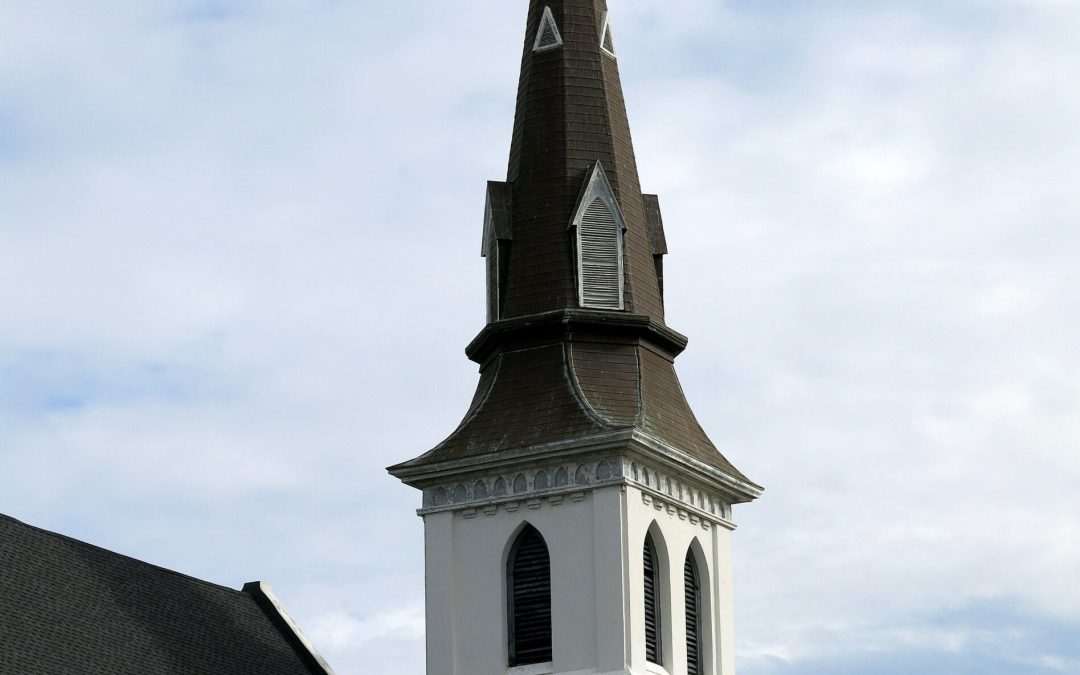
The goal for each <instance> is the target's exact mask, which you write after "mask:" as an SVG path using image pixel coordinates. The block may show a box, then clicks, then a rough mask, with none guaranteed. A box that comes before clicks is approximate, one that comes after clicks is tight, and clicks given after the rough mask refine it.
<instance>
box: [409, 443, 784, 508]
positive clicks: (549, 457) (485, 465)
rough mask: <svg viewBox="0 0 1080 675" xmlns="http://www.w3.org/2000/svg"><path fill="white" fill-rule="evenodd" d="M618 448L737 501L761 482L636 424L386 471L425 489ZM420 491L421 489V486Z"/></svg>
mask: <svg viewBox="0 0 1080 675" xmlns="http://www.w3.org/2000/svg"><path fill="white" fill-rule="evenodd" d="M597 454H618V455H619V456H624V457H626V458H627V459H628V461H637V462H639V463H641V464H643V465H655V466H659V467H661V468H662V470H663V471H664V473H665V474H666V475H673V476H678V477H679V480H681V481H683V482H686V481H693V482H697V483H701V484H703V485H705V486H708V488H709V489H710V490H714V491H716V492H717V493H719V494H721V495H723V497H724V500H725V501H727V502H729V503H732V504H740V503H744V502H749V501H753V500H755V499H757V498H758V497H760V496H761V495H762V494H763V493H764V488H762V487H761V486H759V485H755V484H753V483H749V482H746V481H743V480H740V479H738V478H736V477H734V476H732V475H730V474H728V473H726V472H724V471H721V470H720V469H718V468H716V467H713V466H711V465H709V464H706V463H705V462H702V461H700V460H698V459H695V458H694V457H692V456H690V455H688V454H687V453H685V452H683V451H681V450H679V449H677V448H675V447H674V446H671V445H669V444H667V443H665V442H663V441H661V440H659V439H657V438H655V437H653V436H650V435H649V434H647V433H645V432H643V431H642V430H640V429H637V428H627V429H619V430H617V431H610V432H605V433H602V434H595V435H592V436H587V437H585V438H578V439H571V440H566V441H559V442H556V443H545V444H542V445H534V446H530V447H526V448H517V449H513V450H504V451H502V452H495V453H490V454H487V455H481V456H478V457H470V458H467V459H459V460H451V461H447V462H439V463H437V464H421V465H419V466H411V465H410V464H409V463H408V462H406V463H405V464H398V465H396V466H392V467H390V468H389V469H388V471H389V472H390V473H391V474H392V475H393V476H395V477H396V478H398V479H400V480H402V481H403V482H405V483H407V484H408V485H411V486H413V487H415V488H418V489H421V490H426V489H427V488H429V487H431V486H433V485H436V484H445V483H456V482H459V481H461V480H463V479H464V478H466V477H471V476H474V475H476V474H478V473H481V472H506V473H512V472H514V471H517V470H520V468H521V467H523V466H529V465H535V464H539V463H545V462H555V461H568V459H574V458H578V459H579V460H580V458H582V457H583V456H594V457H595V456H596V455H597ZM425 494H426V492H425Z"/></svg>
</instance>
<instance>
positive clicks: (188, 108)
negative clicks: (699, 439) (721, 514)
mask: <svg viewBox="0 0 1080 675" xmlns="http://www.w3.org/2000/svg"><path fill="white" fill-rule="evenodd" d="M523 11H524V10H523V8H522V7H520V6H516V5H515V4H514V3H494V4H493V5H492V6H485V7H482V8H478V7H468V8H462V7H459V6H450V5H446V4H440V3H431V2H426V3H425V2H421V3H419V4H415V3H414V4H406V3H314V4H312V3H307V4H304V5H303V6H302V7H301V5H300V4H297V3H294V2H291V1H288V0H281V1H266V2H206V3H181V2H172V1H167V0H161V1H159V2H127V1H124V0H110V1H108V2H100V3H94V4H93V5H90V4H86V3H76V2H70V1H67V2H65V1H61V0H49V1H42V2H34V3H7V4H5V5H3V7H2V8H0V23H2V24H3V25H7V26H18V27H19V29H18V30H16V31H8V33H7V34H5V39H4V40H0V122H2V124H0V172H2V173H3V175H4V180H3V181H0V511H3V512H5V513H10V514H12V515H14V516H16V517H21V518H23V519H25V520H27V521H29V522H32V523H34V524H36V525H40V526H44V527H49V528H52V529H58V530H61V531H63V532H65V533H69V534H73V535H75V536H78V537H80V538H85V539H88V540H90V541H93V542H94V543H98V544H101V545H104V546H107V547H110V548H113V549H116V550H120V551H122V552H125V553H129V554H132V555H136V556H137V557H140V558H143V559H147V560H150V561H152V562H155V563H158V564H162V565H165V566H167V567H171V568H174V569H178V570H180V571H183V572H187V573H190V574H195V575H197V576H200V577H203V578H207V579H210V580H214V581H219V582H222V583H228V584H230V585H232V586H235V587H239V586H240V585H241V584H242V583H244V582H245V581H250V580H251V579H252V578H256V577H258V578H262V579H265V580H268V581H271V582H273V584H274V587H275V589H276V591H277V592H278V594H279V595H280V597H282V599H283V601H284V602H285V605H286V606H287V607H288V608H289V609H290V612H291V613H292V614H293V615H294V616H295V617H296V618H297V620H298V622H299V624H300V625H301V626H303V627H305V629H307V630H308V631H309V633H310V634H311V635H312V637H313V638H314V640H315V642H316V644H318V645H319V646H320V647H321V648H323V651H324V652H326V653H327V655H328V657H329V659H330V661H331V663H333V664H334V665H335V666H337V668H338V670H339V672H342V673H347V672H365V670H369V671H377V672H382V673H387V674H388V675H393V674H395V673H415V672H420V671H421V669H422V663H423V656H422V654H423V638H422V634H421V629H422V619H421V618H420V617H421V611H420V609H419V608H420V607H422V602H423V598H422V588H423V568H422V566H423V554H422V538H421V523H420V521H419V519H417V518H416V517H415V515H414V511H413V510H414V509H415V507H416V506H417V503H418V496H417V495H416V494H415V492H414V491H413V490H411V489H409V488H406V487H404V486H401V485H399V484H397V483H396V482H395V481H393V480H392V479H390V478H389V477H388V476H386V475H385V474H384V472H383V467H385V466H386V465H389V464H391V463H393V462H396V461H401V460H403V459H406V458H409V457H412V456H415V455H417V454H419V453H420V452H423V451H425V450H427V449H429V448H430V447H432V446H433V445H435V444H436V443H437V442H438V441H439V440H441V439H442V437H443V436H445V435H446V434H447V433H449V432H450V431H451V430H452V429H453V428H454V426H455V425H456V423H457V422H458V421H459V419H460V416H461V415H462V414H463V413H464V410H465V407H466V405H467V402H468V400H469V399H470V396H471V394H472V388H473V386H474V384H475V378H476V367H475V365H474V364H471V363H469V362H468V361H466V359H465V358H464V357H463V356H462V353H461V352H462V348H463V347H464V345H465V344H466V343H467V342H468V341H469V340H470V339H471V338H472V337H473V335H474V334H475V333H476V331H478V330H479V328H480V326H481V323H482V321H483V292H482V282H483V268H482V265H481V261H480V259H479V257H478V256H477V249H478V245H477V244H478V239H479V234H480V219H481V215H482V190H483V185H484V181H486V180H490V179H499V178H501V177H502V176H503V175H505V165H506V164H505V162H506V152H507V149H508V145H509V139H510V131H511V124H512V115H513V105H514V95H515V92H516V76H517V65H518V57H519V54H520V49H521V38H522V36H521V30H522V27H521V22H522V19H523V16H522V15H523ZM613 12H614V13H616V14H618V16H614V17H613V20H614V21H615V22H616V35H617V38H618V40H619V54H620V65H621V67H622V76H623V81H624V88H625V90H626V92H627V97H628V107H629V109H630V113H631V119H632V124H633V128H634V133H635V142H636V148H637V151H638V163H639V165H640V167H641V172H642V181H643V185H644V187H645V189H646V190H648V191H655V192H659V193H660V196H661V203H662V204H663V208H664V211H665V213H664V216H665V223H667V230H668V232H667V235H668V239H669V243H670V247H671V251H672V253H671V255H670V257H669V260H668V263H667V267H666V280H665V281H666V288H667V293H668V298H667V308H668V313H669V314H668V316H669V320H670V323H671V325H672V326H673V327H674V328H676V329H678V330H680V331H684V332H686V333H687V334H689V335H690V337H691V338H692V341H691V345H690V349H689V350H688V351H687V352H686V354H685V355H683V356H682V357H680V360H679V364H678V367H679V372H680V375H681V377H682V381H683V384H684V387H685V389H686V391H687V393H688V395H689V397H690V399H691V402H692V403H693V405H694V408H695V411H696V413H697V415H698V416H699V418H700V419H701V421H702V422H703V424H704V425H705V427H706V429H707V430H709V432H710V433H711V435H712V437H713V439H714V440H715V441H716V442H717V444H718V445H720V446H721V447H722V448H723V449H724V452H725V453H726V454H727V456H728V457H729V458H730V459H732V460H733V461H734V462H735V463H736V465H737V466H739V467H740V468H741V469H743V470H744V471H746V472H747V473H748V474H749V475H750V476H751V477H752V478H754V479H755V480H758V481H760V482H762V483H764V484H765V485H766V487H767V488H768V492H767V493H766V496H765V497H764V498H763V499H762V500H761V501H760V502H758V503H755V504H752V505H747V506H743V507H740V508H738V509H737V510H736V514H735V515H736V519H737V520H738V521H739V522H740V525H741V527H740V529H739V531H738V532H737V534H736V535H735V555H736V568H737V571H736V586H735V588H736V595H737V598H736V602H737V617H738V625H737V634H738V636H739V637H738V639H739V645H738V648H739V652H738V654H739V658H740V661H741V663H740V672H743V673H744V674H746V675H754V673H774V672H775V673H810V672H821V673H824V672H827V673H832V674H835V673H845V672H852V673H855V672H858V673H865V672H874V673H889V672H905V673H908V672H950V673H964V672H980V673H984V674H985V673H997V672H1001V673H1006V672H1007V673H1028V672H1069V670H1070V669H1072V670H1076V668H1077V666H1076V663H1077V660H1078V659H1080V657H1078V655H1077V654H1076V652H1075V650H1074V649H1072V648H1071V647H1069V646H1068V645H1069V643H1067V642H1065V641H1064V640H1063V638H1062V637H1061V636H1063V635H1066V636H1067V635H1074V634H1075V633H1076V632H1077V627H1078V625H1080V624H1078V622H1080V595H1078V592H1077V590H1076V588H1075V586H1076V584H1075V570H1076V569H1078V568H1080V547H1078V546H1077V544H1076V542H1077V541H1080V539H1078V534H1080V533H1078V532H1077V522H1076V518H1075V514H1076V513H1078V512H1080V501H1078V499H1080V498H1078V497H1077V495H1080V489H1078V488H1080V485H1078V484H1077V478H1076V476H1078V475H1080V459H1078V458H1080V453H1077V452H1076V441H1075V439H1076V438H1078V437H1080V386H1078V385H1077V382H1080V360H1078V357H1077V354H1076V349H1075V345H1076V344H1077V343H1078V342H1080V302H1078V295H1077V293H1076V291H1075V289H1076V288H1077V287H1080V267H1078V266H1077V263H1076V261H1077V260H1080V238H1078V237H1076V236H1075V233H1074V230H1075V225H1076V222H1077V220H1078V218H1080V211H1078V207H1077V202H1076V199H1075V185H1076V178H1077V176H1078V175H1080V131H1078V127H1077V125H1076V124H1075V119H1077V118H1078V117H1080V94H1078V93H1077V90H1076V87H1075V86H1074V80H1075V72H1076V71H1077V69H1078V68H1080V57H1078V56H1077V52H1076V50H1075V49H1074V39H1073V36H1075V34H1076V33H1077V29H1080V12H1078V11H1077V10H1076V7H1075V4H1074V3H1066V2H1050V1H1047V2H1040V3H1032V2H1024V3H1018V2H1013V1H1011V0H1009V1H1006V0H1001V1H1000V2H999V1H995V2H959V3H954V4H950V5H947V6H944V5H942V4H941V3H929V2H922V1H920V0H904V1H901V0H898V1H897V2H890V3H884V4H878V5H868V4H866V3H851V2H828V3H823V2H816V3H803V2H800V3H792V2H771V3H736V2H728V3H718V2H713V1H711V0H709V1H706V0H664V1H663V2H660V1H659V0H635V1H633V2H631V1H630V0H627V1H626V2H620V3H619V6H618V7H614V4H613ZM957 608H959V609H957ZM371 635H378V636H381V637H379V638H378V639H369V638H368V637H367V636H371ZM1006 652H1008V653H1006ZM995 659H996V660H995ZM980 669H981V670H980ZM1055 669H1057V670H1055Z"/></svg>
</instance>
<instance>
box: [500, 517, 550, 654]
mask: <svg viewBox="0 0 1080 675" xmlns="http://www.w3.org/2000/svg"><path fill="white" fill-rule="evenodd" d="M506 577H507V579H506V581H507V583H506V589H507V604H508V608H507V610H508V611H507V614H506V616H507V619H508V621H509V626H507V628H508V630H507V635H508V638H509V657H510V658H509V661H510V666H524V665H528V664H532V663H547V662H549V661H551V560H550V558H549V556H548V548H547V544H546V543H544V537H543V536H542V535H541V534H540V532H538V531H537V530H536V528H535V527H533V526H532V525H526V526H525V529H523V530H522V531H521V533H520V534H519V535H518V537H517V539H516V540H514V545H513V546H512V547H511V548H510V556H509V558H508V559H507V561H506Z"/></svg>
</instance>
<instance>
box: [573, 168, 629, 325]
mask: <svg viewBox="0 0 1080 675" xmlns="http://www.w3.org/2000/svg"><path fill="white" fill-rule="evenodd" d="M596 199H599V200H600V201H602V202H604V204H605V205H606V206H607V207H608V208H609V209H611V215H612V218H613V219H614V220H615V232H616V237H617V240H618V247H619V251H618V253H619V255H618V257H619V306H618V307H616V308H614V309H617V310H625V309H626V284H625V280H624V279H623V276H624V274H625V269H626V262H625V259H626V252H625V249H624V247H625V241H624V240H625V236H624V233H625V232H626V221H625V220H624V219H623V215H622V209H620V208H619V202H618V201H616V200H615V192H614V190H612V189H611V183H609V182H608V179H607V174H606V173H604V167H603V165H602V164H601V163H600V161H599V160H597V162H596V164H595V165H594V166H593V169H592V173H590V174H589V182H588V183H587V184H586V186H585V191H584V193H583V194H582V196H581V200H580V201H579V202H578V205H577V209H575V210H574V219H573V220H572V221H571V222H570V227H573V228H575V229H576V230H577V231H576V232H575V235H574V236H575V238H576V240H577V275H578V278H577V287H578V306H579V307H581V308H583V309H601V308H597V307H592V308H590V307H589V306H588V305H586V304H585V285H584V283H583V279H582V276H583V274H584V270H583V269H582V256H581V221H582V219H583V218H584V217H585V212H586V211H588V209H589V206H590V205H591V204H592V203H593V201H595V200H596ZM602 309H608V310H611V309H612V308H608V307H605V308H602Z"/></svg>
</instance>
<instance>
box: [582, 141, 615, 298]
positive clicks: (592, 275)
mask: <svg viewBox="0 0 1080 675" xmlns="http://www.w3.org/2000/svg"><path fill="white" fill-rule="evenodd" d="M571 226H572V227H574V228H575V229H576V230H577V237H576V239H577V241H576V244H577V258H578V261H577V262H578V266H577V267H578V270H577V271H578V301H579V304H580V305H581V306H582V307H584V308H588V309H623V231H624V230H625V229H626V225H625V224H624V222H623V217H622V212H621V211H620V210H619V204H618V202H617V201H615V193H614V192H613V191H612V190H611V185H610V184H609V183H608V179H607V175H605V173H604V167H603V166H602V165H601V164H600V162H597V163H596V164H595V166H594V167H593V170H592V173H591V174H590V176H589V180H588V182H587V183H586V184H585V189H584V191H583V192H582V197H581V200H580V201H579V203H578V207H577V210H576V212H575V214H574V220H573V222H572V223H571Z"/></svg>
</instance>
